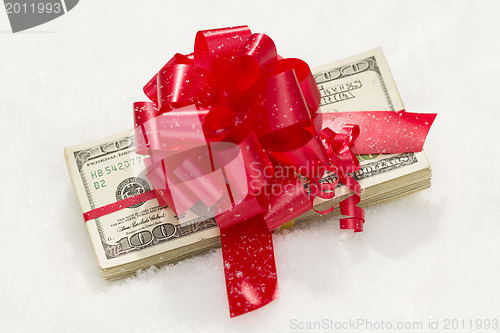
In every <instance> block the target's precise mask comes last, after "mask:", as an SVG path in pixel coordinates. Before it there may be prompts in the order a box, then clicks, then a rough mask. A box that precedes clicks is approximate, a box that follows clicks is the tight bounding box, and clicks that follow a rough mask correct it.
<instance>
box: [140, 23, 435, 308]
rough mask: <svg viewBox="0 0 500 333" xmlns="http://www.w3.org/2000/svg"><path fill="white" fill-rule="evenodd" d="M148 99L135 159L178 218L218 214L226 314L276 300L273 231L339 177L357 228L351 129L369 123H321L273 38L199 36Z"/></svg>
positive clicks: (231, 31) (303, 83)
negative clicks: (197, 209)
mask: <svg viewBox="0 0 500 333" xmlns="http://www.w3.org/2000/svg"><path fill="white" fill-rule="evenodd" d="M144 92H145V94H146V95H147V96H148V97H149V98H150V99H151V101H152V102H137V103H135V104H134V110H135V113H134V115H135V135H136V151H137V153H139V154H143V155H150V157H149V158H148V159H147V160H146V161H147V162H146V166H147V170H148V175H147V176H148V178H149V180H150V181H151V183H152V184H153V187H154V189H155V192H156V195H157V199H158V201H159V203H160V204H162V205H163V204H168V205H169V206H171V207H172V208H173V209H174V211H176V213H177V214H181V213H183V212H184V211H185V210H187V209H189V208H190V207H192V206H193V205H194V204H196V203H198V202H202V203H203V204H204V205H205V206H206V207H207V208H208V209H211V210H212V211H213V216H214V217H215V219H216V221H217V224H218V225H219V227H220V229H221V242H222V251H223V257H224V270H225V275H226V287H227V292H228V299H229V306H230V313H231V316H236V315H239V314H242V313H245V312H248V311H251V310H253V309H256V308H259V307H261V306H263V305H265V304H267V303H268V302H270V301H272V300H273V299H274V298H275V297H276V296H277V278H276V269H275V262H274V253H273V246H272V238H271V233H270V232H271V231H272V230H273V229H275V228H276V227H278V226H280V225H282V224H283V223H285V222H287V221H289V220H291V219H293V218H295V217H297V216H299V215H301V214H303V213H305V212H306V211H308V210H310V209H313V205H312V203H313V200H314V197H315V196H319V197H321V198H325V199H330V198H333V197H334V195H335V186H336V185H337V184H338V182H339V181H340V182H342V184H344V185H346V186H347V187H348V188H350V189H351V190H352V191H353V195H352V196H350V197H349V198H347V199H346V200H344V201H342V202H341V203H340V210H341V213H342V214H343V215H347V216H349V217H347V218H343V219H341V228H347V229H353V230H354V231H362V228H363V222H364V212H363V210H362V209H361V208H359V207H357V206H356V205H357V204H358V203H359V200H360V198H359V194H360V189H359V185H358V183H357V182H356V181H355V180H354V179H353V178H351V177H350V176H349V175H348V172H349V173H350V172H354V171H356V170H358V169H359V162H358V160H357V158H356V157H355V155H354V153H353V151H352V149H351V148H353V145H355V146H356V145H358V142H359V140H358V141H355V140H356V138H357V137H358V135H360V128H359V127H358V125H359V124H363V126H370V122H373V121H376V119H375V118H372V117H369V116H367V117H366V119H364V120H360V119H355V120H350V119H352V118H350V117H342V114H339V113H336V114H333V115H326V114H322V115H321V116H318V117H316V111H317V109H318V106H319V101H320V93H319V90H318V88H317V86H316V83H315V81H314V79H313V77H312V74H311V72H310V69H309V66H308V65H307V64H306V63H305V62H303V61H302V60H299V59H283V58H281V57H280V56H279V55H278V54H277V52H276V47H275V45H274V43H273V41H272V40H271V39H270V38H269V37H268V36H266V35H264V34H252V33H251V32H250V29H249V28H248V27H246V26H243V27H235V28H225V29H216V30H208V31H200V32H198V33H197V35H196V41H195V47H194V53H192V54H189V55H187V56H184V55H181V54H176V55H175V56H174V57H173V58H172V59H171V60H170V61H169V62H168V63H167V64H166V65H165V66H163V68H162V69H161V70H160V71H159V72H158V74H157V75H155V76H154V77H153V78H152V79H151V80H150V81H149V82H148V83H147V84H146V86H145V87H144ZM361 114H364V113H361ZM361 114H360V115H361ZM384 114H385V113H384V112H382V114H381V115H380V116H381V117H384ZM405 114H406V113H405ZM337 115H339V116H338V117H337ZM391 115H396V113H394V112H391ZM385 116H387V114H385ZM395 118H396V116H395ZM346 119H348V121H346ZM377 119H378V118H377ZM380 119H382V118H380ZM383 119H384V122H385V118H383ZM349 120H350V121H349ZM356 120H359V122H357V121H356ZM349 123H354V124H357V125H352V124H349ZM327 126H328V127H327ZM429 126H430V125H429ZM334 129H336V130H337V131H338V133H336V132H335V131H334ZM377 130H379V132H380V131H381V132H380V133H375V135H377V137H379V138H381V140H380V141H382V139H383V138H384V130H383V129H381V127H377ZM427 130H428V128H427ZM425 133H426V132H425ZM372 134H373V133H372V132H370V131H369V132H366V130H365V131H363V132H362V135H372ZM388 135H389V136H391V135H392V134H388ZM423 139H424V140H425V135H424V137H423ZM409 140H413V138H410V139H409ZM374 141H377V140H373V141H372V142H374ZM386 141H387V140H386ZM355 142H356V143H355ZM390 142H394V140H392V141H391V140H390ZM418 143H422V144H423V141H422V142H420V141H419V142H418ZM418 143H417V145H418ZM375 144H377V142H376V143H375ZM409 145H412V143H410V144H409ZM415 146H416V145H415V144H413V145H412V146H411V147H410V148H411V149H415ZM360 147H362V148H361V150H363V149H366V147H365V146H364V145H363V144H361V145H360ZM385 147H386V146H384V145H376V146H375V148H374V150H376V152H382V150H384V149H385ZM407 148H408V147H405V149H407ZM368 150H370V148H368ZM396 150H397V149H396ZM363 152H367V151H363ZM369 152H375V151H371V150H370V151H369ZM387 152H397V151H395V149H394V147H389V150H388V151H387ZM325 171H330V172H335V173H336V174H337V175H338V177H337V181H336V183H334V184H327V183H321V182H320V180H321V178H322V176H323V174H324V172H325ZM297 176H299V177H297ZM304 177H305V178H307V179H308V180H309V189H308V191H307V190H306V189H305V187H304V184H303V181H301V179H302V180H304ZM332 210H333V207H332V208H330V209H327V210H326V211H324V212H320V213H322V214H323V213H329V212H331V211H332Z"/></svg>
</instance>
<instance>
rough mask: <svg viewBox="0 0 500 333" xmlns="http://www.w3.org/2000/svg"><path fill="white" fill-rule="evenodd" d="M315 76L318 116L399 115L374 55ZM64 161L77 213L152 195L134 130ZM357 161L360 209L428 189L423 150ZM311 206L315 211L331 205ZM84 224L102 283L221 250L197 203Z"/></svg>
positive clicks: (341, 190) (152, 204) (385, 70)
mask: <svg viewBox="0 0 500 333" xmlns="http://www.w3.org/2000/svg"><path fill="white" fill-rule="evenodd" d="M313 73H314V76H315V78H316V82H317V84H318V87H319V89H320V91H321V96H322V98H321V105H320V110H319V111H318V112H343V111H374V110H381V111H391V110H392V111H398V110H402V109H404V107H403V103H402V101H401V98H400V97H399V94H398V91H397V88H396V85H395V83H394V80H393V78H392V75H391V73H390V70H389V67H388V65H387V62H386V60H385V57H384V55H383V53H382V50H381V49H380V48H379V49H375V50H372V51H368V52H366V53H363V54H359V55H356V56H353V57H350V58H348V59H344V60H341V61H337V62H334V63H330V64H327V65H324V66H321V67H319V68H316V69H314V70H313ZM65 156H66V161H67V164H68V168H69V172H70V175H71V179H72V181H73V185H74V187H75V191H76V195H77V197H78V201H79V203H80V207H81V209H82V212H88V211H90V210H93V209H96V208H99V207H102V206H105V205H108V204H110V203H113V202H116V201H119V200H122V199H125V198H128V197H130V196H133V195H136V194H140V193H143V192H146V191H150V190H152V186H151V184H150V183H149V182H148V180H147V178H146V177H145V170H144V164H143V163H142V161H143V159H144V158H145V157H144V156H142V155H137V154H136V153H135V147H134V133H133V131H132V130H128V131H125V132H122V133H117V134H115V135H112V136H109V137H106V138H104V139H99V140H96V141H93V142H89V143H85V144H81V145H77V146H73V147H67V148H66V149H65ZM358 159H359V161H360V163H361V169H360V170H359V171H357V172H355V173H354V175H353V177H354V178H355V179H357V180H358V181H359V184H360V185H361V188H362V195H361V203H360V206H361V207H366V206H368V205H373V204H378V203H380V202H383V201H386V200H390V199H394V198H397V197H400V196H403V195H406V194H409V193H412V192H415V191H419V190H422V189H425V188H427V187H430V184H431V183H430V181H431V168H430V164H429V161H428V160H427V157H426V156H425V153H424V152H423V151H422V152H418V153H403V154H378V155H359V156H358ZM325 177H331V176H325ZM348 195H349V191H348V190H347V188H345V186H340V187H338V188H337V190H336V198H335V199H334V200H333V201H334V203H337V202H339V201H340V200H342V199H344V198H345V197H347V196H348ZM316 199H317V200H318V201H317V202H316V201H315V207H316V208H317V209H324V208H325V207H327V206H331V205H332V202H325V200H319V199H318V198H316ZM336 211H338V210H336ZM315 219H318V215H317V214H316V213H314V212H312V211H310V212H307V213H305V214H303V215H301V216H299V217H297V218H295V220H293V221H290V222H289V223H287V224H285V225H284V226H282V227H281V229H283V228H287V227H291V226H293V225H294V224H295V223H298V222H302V221H307V220H310V221H313V220H315ZM86 225H87V229H88V232H89V235H90V239H91V241H92V244H93V247H94V251H95V253H96V256H97V261H98V263H99V266H100V268H101V271H102V273H103V275H104V277H105V278H106V279H116V278H121V277H125V276H127V275H130V274H133V273H135V272H136V271H137V270H140V269H146V268H148V267H151V266H159V265H162V264H166V263H173V262H177V261H179V260H181V259H183V258H186V257H190V256H193V255H197V254H200V253H203V252H206V251H207V250H209V249H211V248H214V247H217V246H219V245H220V240H219V228H218V227H217V224H216V222H215V219H214V218H213V217H210V212H209V210H208V209H207V208H206V207H204V205H203V204H196V205H195V206H193V207H192V208H191V209H189V210H188V211H186V212H185V213H183V214H182V215H180V216H176V215H175V213H174V212H173V211H172V209H170V208H169V207H159V205H158V202H157V201H156V199H153V200H149V201H146V202H144V203H141V204H137V205H135V206H132V207H128V208H124V209H122V210H119V211H118V212H115V213H111V214H108V215H105V216H102V217H99V218H96V219H94V220H90V221H88V222H86Z"/></svg>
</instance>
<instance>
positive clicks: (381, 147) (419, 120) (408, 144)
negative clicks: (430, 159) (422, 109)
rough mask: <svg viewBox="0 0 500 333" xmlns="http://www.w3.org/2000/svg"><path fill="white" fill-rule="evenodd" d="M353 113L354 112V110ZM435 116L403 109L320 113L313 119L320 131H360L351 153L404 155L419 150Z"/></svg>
mask: <svg viewBox="0 0 500 333" xmlns="http://www.w3.org/2000/svg"><path fill="white" fill-rule="evenodd" d="M353 111H354V110H353ZM435 118H436V114H435V113H410V112H406V111H405V110H401V111H398V112H394V111H357V112H337V113H319V114H317V116H316V118H315V119H314V123H315V125H316V127H317V128H318V129H319V130H320V129H323V128H326V127H328V128H331V129H332V130H334V131H340V130H341V129H342V128H343V127H344V126H345V125H346V124H357V125H359V127H360V128H361V132H360V134H359V139H358V140H356V142H355V143H354V145H353V146H352V152H353V153H354V154H375V153H380V154H384V153H391V154H396V153H406V152H419V151H422V149H423V146H424V142H425V138H426V137H427V133H428V132H429V130H430V127H431V125H432V123H433V122H434V119H435Z"/></svg>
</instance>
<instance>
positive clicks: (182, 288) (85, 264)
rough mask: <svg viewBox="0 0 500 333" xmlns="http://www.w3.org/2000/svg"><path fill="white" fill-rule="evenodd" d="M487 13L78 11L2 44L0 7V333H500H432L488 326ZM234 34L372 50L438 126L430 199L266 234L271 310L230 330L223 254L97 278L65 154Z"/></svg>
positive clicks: (225, 6) (231, 8) (498, 218)
mask: <svg viewBox="0 0 500 333" xmlns="http://www.w3.org/2000/svg"><path fill="white" fill-rule="evenodd" d="M499 13H500V2H498V1H457V0H453V1H427V0H426V1H422V0H421V1H411V2H410V1H400V0H394V1H373V0H370V1H333V0H330V1H310V2H309V3H308V4H306V2H305V1H304V2H300V1H269V0H267V1H257V0H254V1H235V0H233V1H201V0H199V1H187V0H183V1H152V0H149V1H138V0H136V1H123V0H122V1H118V0H114V1H97V0H84V1H80V3H79V4H78V5H77V6H76V7H75V8H74V9H73V10H72V11H70V12H69V13H68V14H66V15H64V16H62V17H60V18H58V19H56V20H54V21H52V22H49V23H47V24H44V25H42V26H39V27H36V28H33V29H31V30H28V31H26V32H21V33H16V34H12V32H11V31H10V26H9V23H8V19H7V15H6V12H5V10H4V9H3V7H0V112H1V114H0V115H1V118H0V119H1V124H2V127H1V130H0V138H1V140H2V150H1V154H0V156H1V159H0V175H1V182H0V205H1V219H0V270H1V274H0V331H1V332H18V331H19V332H25V331H26V332H170V331H172V332H178V331H187V332H200V331H208V332H221V331H231V332H238V331H242V332H266V331H267V332H281V331H300V330H299V329H298V328H295V324H298V323H305V322H308V321H322V320H324V319H326V320H332V321H334V322H349V321H350V320H351V321H356V320H358V319H366V320H368V321H371V322H374V323H380V322H381V321H382V320H383V321H384V322H392V323H394V324H395V323H397V322H414V321H421V322H422V323H423V328H424V329H423V330H421V331H422V332H423V331H427V325H428V322H429V320H431V321H433V322H434V321H435V320H439V325H440V329H439V330H433V331H434V332H436V331H447V332H450V331H452V332H466V331H476V332H477V331H484V332H493V331H496V332H498V331H500V329H497V330H493V329H489V330H470V329H469V330H467V329H466V330H461V329H456V330H444V327H443V326H444V323H445V321H446V320H447V319H457V320H458V321H460V322H461V321H462V320H464V321H465V325H466V328H467V327H468V326H467V325H468V321H469V320H470V319H472V320H474V321H475V320H476V319H480V320H483V321H484V320H485V319H490V320H492V319H497V320H500V242H499V241H500V231H499V225H500V214H499V212H500V208H499V204H500V200H499V199H500V195H499V194H500V193H499V185H500V182H499V180H500V173H499V168H500V167H499V162H500V158H499V156H500V149H499V148H498V147H499V141H500V116H499V114H500V108H499V96H500V84H499V82H500V57H499V53H500V23H499V22H500V21H499V19H498V15H499ZM242 24H248V25H249V26H250V27H251V29H252V31H254V32H264V33H266V34H268V35H269V36H271V38H273V39H274V41H275V42H276V44H277V47H278V51H279V53H280V54H281V55H283V56H285V57H298V58H301V59H304V60H305V61H307V62H308V63H309V64H310V65H311V66H312V67H314V66H317V65H321V64H323V63H326V62H331V61H333V60H336V59H340V58H343V57H347V56H350V55H353V54H356V53H359V52H363V51H365V50H368V49H371V48H374V47H377V46H382V48H383V49H384V52H385V54H386V57H387V59H388V62H389V65H390V67H391V70H392V73H393V75H394V78H395V81H396V84H397V86H398V88H399V92H400V94H401V97H402V99H403V102H404V103H405V106H406V107H407V109H408V110H409V111H415V112H437V113H438V117H437V119H436V122H435V124H434V126H433V127H432V129H431V132H430V135H429V136H428V139H427V142H426V145H425V150H426V152H427V155H428V157H429V159H430V161H431V164H432V168H433V180H432V188H430V189H427V190H425V191H423V192H420V193H417V194H413V195H410V196H406V197H404V198H401V199H398V200H396V201H393V202H390V203H385V204H381V205H379V206H376V207H373V208H369V209H367V210H366V219H367V221H366V223H365V231H364V232H363V233H360V234H352V233H351V232H346V231H340V230H339V228H338V221H337V220H335V219H330V220H329V221H324V222H318V223H314V224H308V225H307V226H303V227H300V228H298V229H295V230H292V231H288V232H284V233H282V234H279V235H276V236H275V237H274V244H275V252H276V263H277V270H278V276H279V286H280V297H279V298H278V299H277V300H276V301H274V302H272V303H271V304H269V305H267V306H265V307H264V308H262V309H260V310H257V311H254V312H252V313H249V314H246V315H243V316H240V317H237V318H233V319H230V318H229V312H228V306H227V300H226V291H225V285H224V276H223V269H222V265H221V263H222V259H221V251H220V249H218V250H214V251H212V252H210V253H208V254H206V255H204V256H201V257H197V258H193V259H189V260H185V261H183V262H180V263H178V264H176V265H169V266H166V267H162V268H160V269H151V270H149V271H147V272H143V273H140V274H138V276H134V277H131V278H128V279H126V280H121V281H118V282H106V281H104V280H103V278H102V277H101V274H100V272H99V268H98V266H97V261H96V259H95V257H94V252H93V249H92V246H91V243H90V240H89V237H88V235H87V230H86V228H85V224H84V222H83V219H82V216H81V213H80V208H79V206H78V203H77V200H76V197H75V194H74V191H73V187H72V185H71V181H70V178H69V175H68V171H67V169H66V165H65V162H64V157H63V147H65V146H70V145H74V144H78V143H82V142H86V141H89V140H92V139H96V138H99V137H102V136H105V135H108V134H112V133H115V132H118V131H121V130H124V129H128V128H131V127H132V111H131V110H132V109H131V104H132V102H134V101H137V100H144V98H145V97H144V96H143V93H142V86H143V85H144V84H145V83H146V81H147V80H148V79H149V78H150V77H151V76H152V75H153V74H154V72H155V71H157V70H158V69H159V68H160V67H161V66H162V65H163V64H164V63H165V62H166V61H167V60H168V59H169V58H170V57H171V56H172V55H173V54H174V53H175V52H180V53H189V52H191V51H192V48H193V43H194V36H195V33H196V31H198V30H202V29H209V28H216V27H225V26H234V25H242ZM294 323H295V324H294ZM460 325H462V324H461V323H460ZM499 325H500V324H499ZM450 327H451V326H450ZM460 327H461V326H460ZM305 331H307V330H305ZM309 331H310V330H309ZM325 331H327V330H325ZM330 331H332V330H330ZM341 331H344V332H346V331H348V330H341ZM353 331H355V330H353ZM358 331H363V327H360V328H359V329H358ZM373 331H375V330H373ZM377 331H378V332H380V331H384V330H381V329H379V330H377ZM387 331H391V330H387ZM392 331H396V330H392ZM401 331H402V330H401ZM407 331H408V332H410V331H411V330H407Z"/></svg>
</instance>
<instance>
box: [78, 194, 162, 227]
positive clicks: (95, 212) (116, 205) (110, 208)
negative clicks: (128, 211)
mask: <svg viewBox="0 0 500 333" xmlns="http://www.w3.org/2000/svg"><path fill="white" fill-rule="evenodd" d="M154 198H156V195H155V193H154V192H153V191H149V192H145V193H141V194H138V195H134V196H133V197H129V198H127V199H123V200H120V201H117V202H113V203H111V204H109V205H106V206H102V207H99V208H96V209H92V210H90V211H88V212H86V213H83V219H84V220H85V222H88V221H90V220H93V219H96V218H98V217H101V216H104V215H108V214H111V213H114V212H117V211H119V210H121V209H123V208H127V207H130V206H133V205H136V204H138V203H141V202H144V201H148V200H151V199H154Z"/></svg>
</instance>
